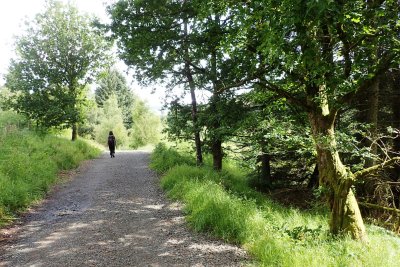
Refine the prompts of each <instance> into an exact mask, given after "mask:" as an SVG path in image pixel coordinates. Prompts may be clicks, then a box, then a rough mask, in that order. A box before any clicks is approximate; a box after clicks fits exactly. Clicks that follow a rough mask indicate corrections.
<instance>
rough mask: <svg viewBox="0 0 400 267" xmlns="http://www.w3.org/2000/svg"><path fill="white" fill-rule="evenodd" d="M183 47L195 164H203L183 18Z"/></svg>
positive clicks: (185, 24) (186, 27) (186, 28)
mask: <svg viewBox="0 0 400 267" xmlns="http://www.w3.org/2000/svg"><path fill="white" fill-rule="evenodd" d="M184 34H185V40H184V47H185V75H186V78H187V80H188V83H189V88H190V97H191V100H192V121H193V129H194V143H195V146H196V163H197V165H202V164H203V154H202V151H201V139H200V131H199V126H198V125H197V124H198V123H197V100H196V93H195V88H196V86H195V84H194V80H193V75H192V71H191V69H190V63H189V48H188V43H187V40H186V38H187V36H188V23H187V20H186V19H185V20H184Z"/></svg>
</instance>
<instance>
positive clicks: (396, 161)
mask: <svg viewBox="0 0 400 267" xmlns="http://www.w3.org/2000/svg"><path fill="white" fill-rule="evenodd" d="M395 164H400V157H394V158H392V159H390V160H388V161H385V162H383V163H381V164H377V165H374V166H372V167H369V168H366V169H363V170H360V171H358V172H356V173H354V180H355V181H356V180H359V179H362V178H364V177H366V176H367V175H370V174H372V173H376V172H378V171H380V170H384V169H386V168H387V167H390V166H392V165H395Z"/></svg>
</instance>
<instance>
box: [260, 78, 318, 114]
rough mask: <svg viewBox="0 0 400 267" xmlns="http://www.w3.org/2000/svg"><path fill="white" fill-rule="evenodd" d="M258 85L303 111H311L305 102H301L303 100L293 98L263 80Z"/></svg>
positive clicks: (286, 92)
mask: <svg viewBox="0 0 400 267" xmlns="http://www.w3.org/2000/svg"><path fill="white" fill-rule="evenodd" d="M258 83H259V84H261V85H263V86H265V87H266V88H268V89H270V90H271V91H272V92H274V93H276V94H277V95H279V96H281V97H284V98H286V99H287V100H288V101H289V102H290V103H292V104H294V105H296V106H299V107H301V108H303V109H304V110H305V111H310V110H311V107H310V106H309V105H307V101H305V100H304V101H303V100H301V99H299V98H297V97H295V96H294V95H292V94H291V93H289V92H288V91H286V90H284V89H282V88H281V87H279V86H277V85H275V84H273V83H270V82H268V81H267V80H264V79H260V81H259V82H258Z"/></svg>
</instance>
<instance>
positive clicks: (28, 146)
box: [0, 128, 100, 225]
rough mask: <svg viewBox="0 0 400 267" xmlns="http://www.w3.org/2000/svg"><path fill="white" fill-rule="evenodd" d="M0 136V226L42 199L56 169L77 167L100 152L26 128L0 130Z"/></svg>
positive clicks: (55, 176)
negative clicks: (40, 134) (38, 133)
mask: <svg viewBox="0 0 400 267" xmlns="http://www.w3.org/2000/svg"><path fill="white" fill-rule="evenodd" d="M2 129H5V128H2ZM0 139H1V141H0V142H1V144H0V225H1V224H5V223H6V222H8V221H9V220H10V219H12V218H13V216H15V215H16V214H17V213H18V212H20V211H23V210H24V209H26V208H27V207H28V206H29V205H31V204H32V203H33V202H35V201H37V200H39V199H41V198H43V196H44V195H45V194H46V192H48V190H49V188H50V186H51V185H52V184H53V183H55V182H56V180H57V174H58V173H59V171H61V170H67V169H73V168H76V167H77V166H78V165H79V163H80V162H81V161H83V160H85V159H89V158H93V157H95V156H97V155H99V153H100V150H98V149H95V148H93V147H91V146H89V145H88V144H87V143H85V142H84V141H81V140H78V141H76V142H71V141H69V140H67V139H63V138H58V137H55V136H51V135H45V136H39V135H37V134H35V133H32V132H30V131H27V130H18V129H12V130H11V131H6V130H3V131H2V132H0Z"/></svg>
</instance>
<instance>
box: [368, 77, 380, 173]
mask: <svg viewBox="0 0 400 267" xmlns="http://www.w3.org/2000/svg"><path fill="white" fill-rule="evenodd" d="M378 111H379V79H378V80H377V81H376V82H375V83H374V84H373V85H372V86H371V87H370V88H369V94H368V107H367V114H366V115H367V118H366V119H367V123H368V124H370V125H371V128H370V131H371V140H368V141H367V145H368V146H369V147H370V148H371V154H373V155H377V153H378V146H377V144H376V142H374V141H376V138H377V136H378ZM375 164H376V162H375V160H374V159H373V158H368V159H367V160H366V162H365V167H371V166H374V165H375Z"/></svg>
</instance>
